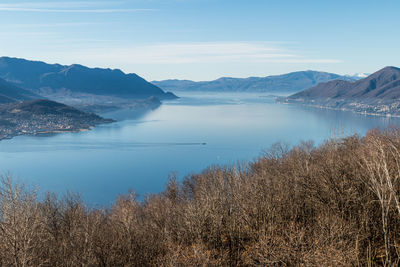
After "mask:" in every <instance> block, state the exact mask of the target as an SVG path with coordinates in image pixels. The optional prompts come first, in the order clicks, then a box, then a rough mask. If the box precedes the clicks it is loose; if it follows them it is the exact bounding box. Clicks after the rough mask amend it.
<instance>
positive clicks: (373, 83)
mask: <svg viewBox="0 0 400 267" xmlns="http://www.w3.org/2000/svg"><path fill="white" fill-rule="evenodd" d="M289 98H314V99H318V98H332V99H335V98H357V99H371V100H373V99H376V98H379V99H399V98H400V69H399V68H395V67H386V68H384V69H381V70H379V71H377V72H375V73H373V74H371V75H370V76H368V77H367V78H364V79H362V80H359V81H355V82H348V81H339V80H336V81H330V82H327V83H321V84H318V85H317V86H315V87H312V88H309V89H307V90H304V91H302V92H299V93H297V94H294V95H292V96H290V97H289Z"/></svg>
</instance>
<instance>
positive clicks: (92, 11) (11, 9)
mask: <svg viewBox="0 0 400 267" xmlns="http://www.w3.org/2000/svg"><path fill="white" fill-rule="evenodd" d="M154 10H155V9H144V8H127V9H46V8H20V7H0V11H12V12H36V13H129V12H140V11H154Z"/></svg>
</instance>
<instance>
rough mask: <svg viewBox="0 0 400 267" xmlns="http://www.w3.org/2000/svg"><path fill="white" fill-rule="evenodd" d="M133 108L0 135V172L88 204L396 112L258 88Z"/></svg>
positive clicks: (348, 130)
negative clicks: (316, 102) (332, 104)
mask: <svg viewBox="0 0 400 267" xmlns="http://www.w3.org/2000/svg"><path fill="white" fill-rule="evenodd" d="M178 95H180V96H181V98H180V99H178V100H173V101H169V102H165V103H164V104H163V105H162V106H161V107H160V108H158V109H157V110H154V111H152V112H149V113H146V114H142V115H141V116H139V115H137V114H133V112H132V111H129V110H125V111H118V112H113V113H108V114H102V115H103V116H105V117H112V118H116V119H119V120H120V121H119V122H117V123H113V124H108V125H101V126H98V127H96V128H95V129H93V130H91V131H87V132H79V133H66V134H57V135H52V136H46V137H43V136H41V137H38V136H19V137H16V138H14V139H11V140H3V141H0V172H1V173H2V174H7V173H10V174H12V175H13V176H14V177H15V178H17V179H19V180H21V181H23V182H25V183H27V184H28V185H30V186H38V188H40V190H41V192H44V191H51V192H55V193H58V194H63V193H65V192H66V191H72V192H78V193H80V194H81V195H82V198H83V199H84V200H85V201H87V202H88V203H89V204H90V205H109V204H110V203H112V201H114V200H115V198H116V196H117V195H118V194H123V193H127V192H128V191H129V189H133V190H134V191H136V192H137V193H139V194H140V196H143V195H145V194H147V193H157V192H160V191H162V190H163V188H164V186H165V184H166V182H167V180H168V175H169V174H170V173H176V174H177V175H178V177H179V178H180V179H182V177H184V176H185V175H188V174H191V173H197V172H200V171H201V170H203V169H204V168H206V167H208V166H210V165H213V164H222V165H225V164H232V163H236V162H245V161H251V160H254V159H255V158H257V157H258V156H259V155H260V153H261V152H262V151H263V150H265V149H268V148H269V147H270V146H271V145H272V144H274V143H276V142H278V141H281V142H284V143H288V144H290V145H295V144H297V143H299V142H300V141H302V140H314V141H315V142H316V143H317V144H318V143H321V142H322V141H323V140H324V139H327V138H330V137H332V136H333V135H335V136H337V135H340V136H343V135H348V134H353V133H359V134H365V133H366V131H368V130H369V129H371V128H374V127H382V128H384V127H387V126H388V125H392V124H393V125H398V124H399V123H400V119H398V118H390V117H377V116H365V115H358V114H354V113H351V112H343V111H333V110H321V109H316V108H308V107H301V106H294V105H283V104H276V103H275V101H274V98H273V97H269V96H267V95H262V94H245V93H238V94H216V93H215V94H214V93H203V94H200V93H196V94H195V93H193V94H189V93H181V94H179V93H178Z"/></svg>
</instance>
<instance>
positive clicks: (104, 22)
mask: <svg viewBox="0 0 400 267" xmlns="http://www.w3.org/2000/svg"><path fill="white" fill-rule="evenodd" d="M399 12H400V1H399V0H345V1H344V0H334V1H331V0H301V1H300V0H125V1H124V0H121V1H119V0H113V1H101V0H99V1H93V0H83V1H79V0H75V1H69V0H63V1H56V0H52V1H46V0H44V1H42V0H35V1H32V0H30V1H19V0H7V1H5V0H0V32H1V34H0V56H11V57H19V58H26V59H32V60H40V61H45V62H48V63H60V64H65V65H69V64H74V63H78V64H82V65H86V66H89V67H105V68H118V69H121V70H123V71H124V72H127V73H137V74H138V75H140V76H142V77H144V78H145V79H147V80H150V81H152V80H164V79H190V80H196V81H200V80H213V79H217V78H219V77H228V76H229V77H250V76H268V75H275V74H282V73H288V72H292V71H300V70H310V69H311V70H318V71H328V72H334V73H338V74H354V73H372V72H375V71H377V70H378V69H380V68H383V67H385V66H398V67H400V53H399V51H400V49H399V48H400V32H399V30H400V19H399V15H398V14H399Z"/></svg>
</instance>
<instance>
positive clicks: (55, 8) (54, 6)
mask: <svg viewBox="0 0 400 267" xmlns="http://www.w3.org/2000/svg"><path fill="white" fill-rule="evenodd" d="M122 3H123V2H104V1H103V2H102V1H100V2H84V1H71V2H36V3H35V2H28V3H2V4H0V11H8V12H36V13H129V12H140V11H154V10H155V9H145V8H114V7H115V6H116V5H119V6H121V4H122ZM111 4H112V5H111Z"/></svg>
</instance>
